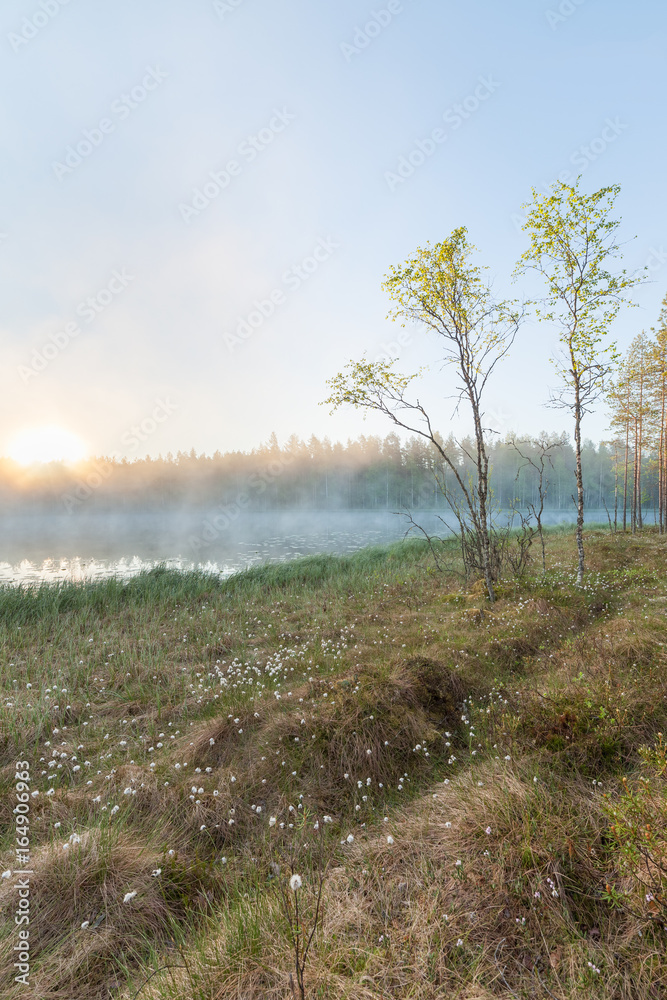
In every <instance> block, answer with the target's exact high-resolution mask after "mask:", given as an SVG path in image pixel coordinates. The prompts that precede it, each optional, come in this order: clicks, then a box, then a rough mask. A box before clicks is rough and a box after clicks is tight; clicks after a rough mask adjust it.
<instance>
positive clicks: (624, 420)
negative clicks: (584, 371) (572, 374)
mask: <svg viewBox="0 0 667 1000" xmlns="http://www.w3.org/2000/svg"><path fill="white" fill-rule="evenodd" d="M608 402H609V406H610V408H611V413H612V419H611V428H612V432H613V434H614V437H613V440H612V441H611V442H610V443H609V447H610V448H611V451H612V456H613V457H612V464H613V469H614V517H615V520H616V521H617V522H618V524H619V526H620V525H622V526H623V529H624V530H625V529H626V528H627V527H628V526H629V527H631V529H632V530H633V531H635V530H636V529H637V528H641V527H642V524H643V521H644V511H643V507H644V506H645V504H646V503H647V501H648V502H649V504H650V505H651V506H652V507H655V508H656V511H657V521H658V524H659V525H660V532H661V533H662V532H664V531H665V530H667V297H666V298H665V300H664V301H663V304H662V311H661V313H660V318H659V323H658V329H657V330H652V331H651V336H648V335H647V334H646V333H645V332H644V331H642V332H641V333H640V334H638V335H637V336H636V337H635V339H634V340H633V342H632V344H631V345H630V348H629V350H628V352H627V354H626V355H625V357H624V358H623V359H622V360H621V362H620V364H619V366H618V370H617V373H616V377H615V379H614V381H613V383H612V385H611V386H610V391H609V394H608Z"/></svg>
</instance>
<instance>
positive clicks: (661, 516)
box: [658, 357, 665, 535]
mask: <svg viewBox="0 0 667 1000" xmlns="http://www.w3.org/2000/svg"><path fill="white" fill-rule="evenodd" d="M660 360H661V361H662V364H661V365H660V443H659V445H658V520H659V522H660V534H661V535H662V534H664V532H665V365H664V361H663V358H662V357H661V359H660Z"/></svg>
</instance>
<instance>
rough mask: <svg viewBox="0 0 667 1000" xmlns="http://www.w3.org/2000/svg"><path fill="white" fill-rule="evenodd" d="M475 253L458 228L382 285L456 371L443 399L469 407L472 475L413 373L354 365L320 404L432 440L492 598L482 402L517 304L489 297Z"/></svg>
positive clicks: (507, 342) (380, 364)
mask: <svg viewBox="0 0 667 1000" xmlns="http://www.w3.org/2000/svg"><path fill="white" fill-rule="evenodd" d="M475 250H476V248H475V247H474V246H472V245H471V244H470V243H469V242H468V234H467V230H466V229H465V227H460V228H458V229H455V230H454V231H453V232H452V234H451V236H450V237H449V238H448V239H446V240H444V241H443V242H442V243H436V244H435V245H433V246H432V245H431V244H427V246H426V247H425V248H419V249H418V250H417V252H416V253H415V255H414V256H413V257H411V258H410V259H408V260H406V261H405V262H404V263H403V264H400V265H398V266H395V267H392V268H391V270H390V272H389V274H388V275H387V276H386V278H385V281H384V283H383V288H384V290H385V291H386V292H387V293H388V294H389V297H390V299H391V300H392V301H393V303H394V308H393V309H392V311H391V312H390V314H389V317H390V318H391V319H393V320H398V321H400V322H401V325H403V326H405V325H406V323H415V324H417V325H420V326H422V327H424V328H425V329H426V331H427V332H428V333H430V334H431V335H433V336H435V337H436V338H437V339H438V341H439V344H440V347H441V349H442V361H443V364H444V366H445V367H446V368H447V369H449V370H450V371H452V372H453V376H454V386H453V392H452V393H450V394H449V397H448V398H450V399H451V398H453V399H454V400H455V401H456V402H455V409H458V407H459V406H460V405H461V404H462V403H463V404H465V405H466V408H467V410H468V413H469V415H470V417H471V420H472V424H473V427H474V434H473V438H472V441H473V445H472V450H471V451H470V452H468V450H467V449H464V450H465V451H466V455H467V457H468V458H469V459H471V461H472V465H473V468H474V476H469V475H468V474H467V473H466V471H465V469H464V467H463V466H462V464H461V463H460V461H459V460H458V459H457V457H456V456H455V455H453V454H452V453H451V448H448V447H447V446H446V445H445V444H444V442H443V439H442V437H441V436H440V435H439V434H438V433H437V429H436V428H435V427H434V425H433V422H432V418H431V416H430V415H429V414H428V413H427V412H426V409H425V408H424V406H423V405H422V404H421V402H420V400H419V397H418V396H414V395H412V394H411V393H412V382H413V380H414V379H415V378H417V375H416V374H414V375H408V376H405V375H400V374H399V373H398V372H396V371H395V370H394V367H393V365H394V362H393V361H375V362H371V361H366V360H362V361H357V362H351V363H350V364H348V365H347V366H346V370H345V371H343V372H341V373H339V374H338V375H336V376H335V377H334V378H332V379H330V380H329V381H328V383H327V384H328V385H329V386H330V388H331V390H332V391H331V395H330V396H329V398H328V399H327V400H325V402H326V403H329V404H331V405H332V406H333V408H334V409H336V408H337V407H339V406H342V405H344V404H352V405H353V406H357V407H361V408H365V409H368V410H375V411H377V412H379V413H383V414H384V415H385V416H387V417H389V418H390V419H391V420H392V421H393V422H394V424H396V425H397V426H399V427H402V428H404V429H406V430H409V431H412V432H413V433H415V434H419V435H421V436H422V437H425V438H426V439H427V440H428V441H430V443H431V445H432V446H433V447H434V448H435V450H436V452H437V454H438V455H439V456H440V459H441V460H442V462H443V465H444V467H445V469H447V470H448V471H449V473H451V477H450V478H451V479H452V480H453V482H454V484H455V487H456V491H457V494H458V496H460V497H462V498H463V499H462V503H463V507H464V509H465V517H463V516H461V514H460V510H459V508H455V507H454V503H455V501H453V499H452V498H450V495H449V494H448V499H449V500H450V503H451V504H452V507H453V509H454V511H455V514H456V516H457V518H458V520H459V526H460V530H461V541H462V548H463V552H464V561H465V558H466V551H468V552H470V551H472V550H476V551H477V553H478V556H479V564H480V568H481V571H482V575H483V577H484V581H485V584H486V590H487V593H488V596H489V600H490V601H492V602H493V601H494V600H495V591H494V582H495V580H496V579H497V576H498V572H499V568H498V566H497V561H496V560H495V558H494V552H493V546H492V537H491V536H492V532H491V528H490V524H489V520H490V510H489V504H490V493H489V456H488V450H487V443H486V438H485V430H484V426H483V420H484V413H483V409H482V399H483V395H484V390H485V389H486V386H487V383H488V380H489V377H490V376H491V374H492V372H493V370H494V369H495V367H496V365H497V364H498V362H499V361H500V360H501V359H502V358H504V357H505V355H506V354H507V352H508V351H509V349H510V347H511V345H512V342H513V340H514V337H515V335H516V331H517V329H518V326H519V323H520V321H521V312H520V310H519V309H518V308H517V306H516V304H515V303H511V302H506V301H497V300H495V299H494V297H493V295H492V293H491V288H490V286H489V284H488V282H487V281H485V279H484V276H483V274H482V269H481V268H480V267H478V266H477V265H476V264H474V263H473V262H472V257H473V254H474V253H475ZM459 447H460V443H459ZM466 545H468V549H467V550H466Z"/></svg>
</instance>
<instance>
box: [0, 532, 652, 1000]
mask: <svg viewBox="0 0 667 1000" xmlns="http://www.w3.org/2000/svg"><path fill="white" fill-rule="evenodd" d="M587 553H588V567H589V572H588V576H587V579H586V586H585V587H584V588H583V589H577V588H576V587H575V586H574V582H573V577H574V565H575V552H574V545H573V539H572V537H571V532H570V531H563V530H560V531H554V532H551V533H549V535H548V551H547V556H548V572H547V575H546V577H544V578H543V577H542V575H541V574H540V573H538V572H537V570H535V571H534V572H532V573H529V574H527V575H526V577H525V578H524V579H522V580H521V581H519V582H513V581H505V582H503V583H501V584H500V586H499V600H498V601H497V603H496V604H495V605H494V606H493V607H489V605H488V603H487V602H486V601H485V600H484V596H483V592H482V590H481V588H480V586H479V585H475V586H471V587H469V588H466V587H464V586H463V585H462V583H461V579H460V578H459V577H458V576H457V575H456V573H455V570H456V568H457V567H456V549H455V546H454V545H453V544H452V548H451V551H450V553H449V556H450V558H451V562H452V566H451V570H452V571H451V573H449V575H447V574H445V575H442V574H439V573H436V572H435V570H434V567H433V563H432V559H431V556H430V554H429V552H428V548H427V546H426V545H425V544H424V543H422V542H420V541H409V542H404V543H400V544H398V545H395V546H391V547H388V548H372V549H366V550H363V551H362V552H359V553H356V554H354V555H351V556H347V557H333V556H317V557H309V558H307V559H302V560H298V561H296V562H293V563H286V564H280V565H272V566H267V567H260V568H256V569H252V570H250V571H248V572H245V573H242V574H238V575H237V576H235V577H232V578H230V579H229V580H226V581H220V580H219V579H217V578H214V577H210V576H206V575H204V574H177V573H173V572H170V571H166V570H156V571H153V572H151V573H147V574H144V575H142V576H140V577H137V578H135V579H134V580H132V581H131V582H130V583H128V584H125V585H123V584H120V583H118V582H115V581H107V582H103V583H98V584H94V585H88V586H81V585H69V586H68V585H64V586H58V587H55V586H53V587H43V588H40V589H34V590H30V591H17V590H13V589H10V588H7V589H4V590H0V687H1V689H2V705H1V706H0V867H1V868H2V870H3V871H5V870H6V871H11V872H14V870H15V869H17V868H18V867H19V866H18V865H17V862H16V859H15V856H14V837H15V830H14V823H15V818H16V817H15V815H14V814H13V812H12V810H13V808H14V806H15V804H16V794H15V786H16V779H15V772H16V768H15V763H16V761H17V760H18V761H27V762H28V763H29V765H30V766H29V772H30V788H31V791H32V793H33V794H32V795H31V797H30V801H29V805H30V847H31V858H30V860H31V866H32V869H33V870H34V875H33V876H31V885H30V951H31V974H30V985H29V986H28V987H25V986H21V985H18V984H15V983H13V975H14V971H15V970H14V969H13V968H12V965H13V961H14V958H13V957H12V956H13V949H14V945H15V944H16V943H17V940H18V939H17V928H16V926H15V925H14V923H13V914H14V912H15V908H16V891H15V889H14V882H15V879H16V876H14V875H12V876H11V877H7V878H5V879H2V880H0V912H1V913H2V917H3V920H2V921H0V928H1V929H0V989H1V990H2V992H3V995H7V996H8V997H10V998H12V1000H13V998H18V997H23V998H26V1000H38V998H40V1000H42V998H44V1000H46V998H56V997H57V998H70V997H71V998H77V1000H97V998H99V1000H101V998H106V997H112V996H113V997H119V998H124V1000H128V998H131V997H134V996H135V994H136V993H137V991H138V990H139V989H140V987H142V984H146V985H144V986H143V988H142V990H141V992H140V994H139V996H140V997H144V998H147V997H152V998H154V1000H156V998H158V997H159V998H173V1000H176V998H179V1000H180V998H186V997H188V998H193V997H194V998H196V1000H214V998H215V1000H226V998H230V1000H231V998H232V997H234V998H240V997H244V998H251V997H252V998H257V1000H259V998H260V997H261V998H265V997H275V998H283V997H288V996H291V993H290V988H289V982H288V977H289V974H290V971H291V972H294V953H293V947H292V940H293V938H292V934H291V931H290V926H289V922H288V919H287V917H286V914H285V909H284V905H283V900H284V899H287V900H288V902H290V903H293V902H294V899H295V894H294V893H293V892H292V891H291V890H290V889H289V888H288V887H287V880H288V879H289V878H290V876H291V875H292V874H293V873H298V874H299V875H300V876H301V878H302V881H303V886H302V888H300V889H299V890H298V891H297V892H298V895H297V897H296V899H297V901H298V903H299V912H300V914H301V915H302V916H303V919H304V930H305V931H307V932H308V933H309V929H310V926H312V919H313V916H314V912H315V907H316V904H317V889H318V886H319V877H320V873H321V872H322V870H323V869H324V867H325V866H326V878H325V880H324V887H323V893H322V906H321V912H322V924H321V927H320V928H319V929H318V931H317V933H316V935H315V936H314V938H313V943H312V947H311V952H310V953H309V959H308V963H307V965H306V971H305V983H306V995H307V996H309V997H327V998H333V997H336V998H343V997H349V998H366V997H368V998H371V997H374V998H376V997H377V998H379V997H383V998H384V997H387V998H388V997H401V998H406V1000H407V998H408V997H409V998H419V1000H426V998H429V1000H430V998H436V997H441V996H452V997H461V998H468V1000H473V998H485V997H489V998H490V997H512V996H515V997H516V996H518V997H529V996H549V995H551V996H554V997H557V998H568V1000H569V998H574V997H600V998H602V997H605V998H608V997H619V998H630V997H632V998H646V1000H653V998H658V997H661V996H664V995H665V994H666V993H667V962H666V961H665V945H666V943H667V932H665V930H664V925H666V924H667V901H665V900H664V898H663V896H662V895H661V891H662V889H663V888H665V884H667V879H665V872H664V871H662V870H661V867H660V866H661V865H666V864H667V861H666V860H665V859H666V856H667V852H666V845H665V835H664V829H665V825H666V821H667V807H666V805H665V780H666V775H667V769H666V768H665V764H664V751H663V750H662V749H661V746H662V744H661V737H660V736H659V735H658V734H659V733H665V732H667V730H666V729H665V726H666V725H667V718H666V716H667V701H666V695H667V675H666V674H665V659H666V658H665V648H666V647H665V645H664V644H665V643H666V642H667V626H666V620H665V612H666V611H667V579H666V576H665V557H666V555H667V542H666V540H665V539H662V538H660V537H659V536H658V535H657V534H655V533H651V532H646V533H644V534H642V535H639V536H635V537H631V536H613V535H611V534H610V533H609V532H604V531H599V530H589V531H588V532H587ZM656 747H657V749H656ZM642 748H645V749H642ZM35 792H38V793H39V794H37V795H35V794H34V793H35ZM325 816H326V817H327V821H326V822H325V820H324V817H325ZM274 818H275V822H272V820H273V819H274ZM329 818H330V820H331V821H330V822H329ZM316 823H317V828H315V824H316ZM350 838H351V839H350ZM155 970H160V971H157V973H156V974H155V975H154V976H153V978H152V979H150V981H149V982H146V981H147V980H148V977H149V976H150V975H151V973H152V972H154V971H155Z"/></svg>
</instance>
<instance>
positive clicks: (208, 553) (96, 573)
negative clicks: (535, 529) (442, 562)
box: [0, 511, 606, 585]
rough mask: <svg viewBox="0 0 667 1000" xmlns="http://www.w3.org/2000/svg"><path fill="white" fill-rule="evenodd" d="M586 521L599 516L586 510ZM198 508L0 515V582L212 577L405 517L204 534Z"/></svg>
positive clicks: (435, 528) (388, 531)
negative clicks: (181, 574) (161, 569)
mask: <svg viewBox="0 0 667 1000" xmlns="http://www.w3.org/2000/svg"><path fill="white" fill-rule="evenodd" d="M415 519H416V520H417V521H418V523H420V524H422V525H423V527H424V528H425V529H426V530H427V531H429V532H431V533H438V534H444V533H446V528H445V525H444V524H443V523H442V521H440V520H439V519H438V517H437V515H436V514H434V512H433V511H422V512H417V513H416V514H415ZM572 519H573V514H572V512H570V511H553V512H549V514H548V516H547V517H546V518H545V523H551V524H554V523H558V522H562V521H572ZM588 519H589V522H591V521H605V520H606V515H605V513H604V511H602V512H600V511H591V512H590V513H589V515H588ZM207 520H208V521H209V522H210V519H207V518H206V516H205V513H202V512H197V511H187V512H180V513H176V514H175V513H166V512H142V513H139V514H137V513H132V514H131V515H128V516H122V515H102V514H98V515H95V516H88V517H78V518H77V517H63V516H56V517H50V518H36V517H34V516H30V515H26V516H25V517H18V516H13V517H11V518H5V519H4V521H3V529H4V530H3V538H2V542H1V543H0V584H3V583H4V584H19V583H20V584H25V585H27V584H38V583H40V582H56V581H75V582H80V581H85V580H99V579H103V578H106V577H109V576H117V577H119V578H120V579H122V580H129V579H130V578H131V577H133V576H136V575H137V574H138V573H140V572H141V571H142V570H145V569H150V568H152V567H153V566H156V565H158V564H160V563H162V564H164V565H166V566H168V567H170V568H173V569H179V570H189V569H195V568H199V569H202V570H204V571H205V572H210V573H215V574H218V575H220V576H223V577H225V576H229V575H230V574H231V573H234V572H237V571H238V570H241V569H244V568H246V567H249V566H254V565H257V564H258V563H264V562H277V561H283V560H287V559H297V558H299V557H300V556H304V555H309V554H313V553H318V552H336V553H340V554H344V553H348V552H354V551H356V550H357V549H360V548H363V547H364V546H366V545H374V544H386V543H387V542H391V541H395V540H398V539H400V538H402V537H403V536H404V534H405V530H406V526H407V525H406V519H405V517H403V516H400V515H398V514H396V513H394V512H391V511H322V512H315V511H313V512H308V511H297V512H292V511H282V512H274V513H265V514H257V513H244V514H243V515H242V516H240V517H239V518H238V519H237V520H236V521H233V522H230V523H229V524H228V525H224V526H223V527H222V528H220V530H216V531H215V532H210V531H209V532H208V534H207V531H206V530H202V525H203V524H206V523H207Z"/></svg>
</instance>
